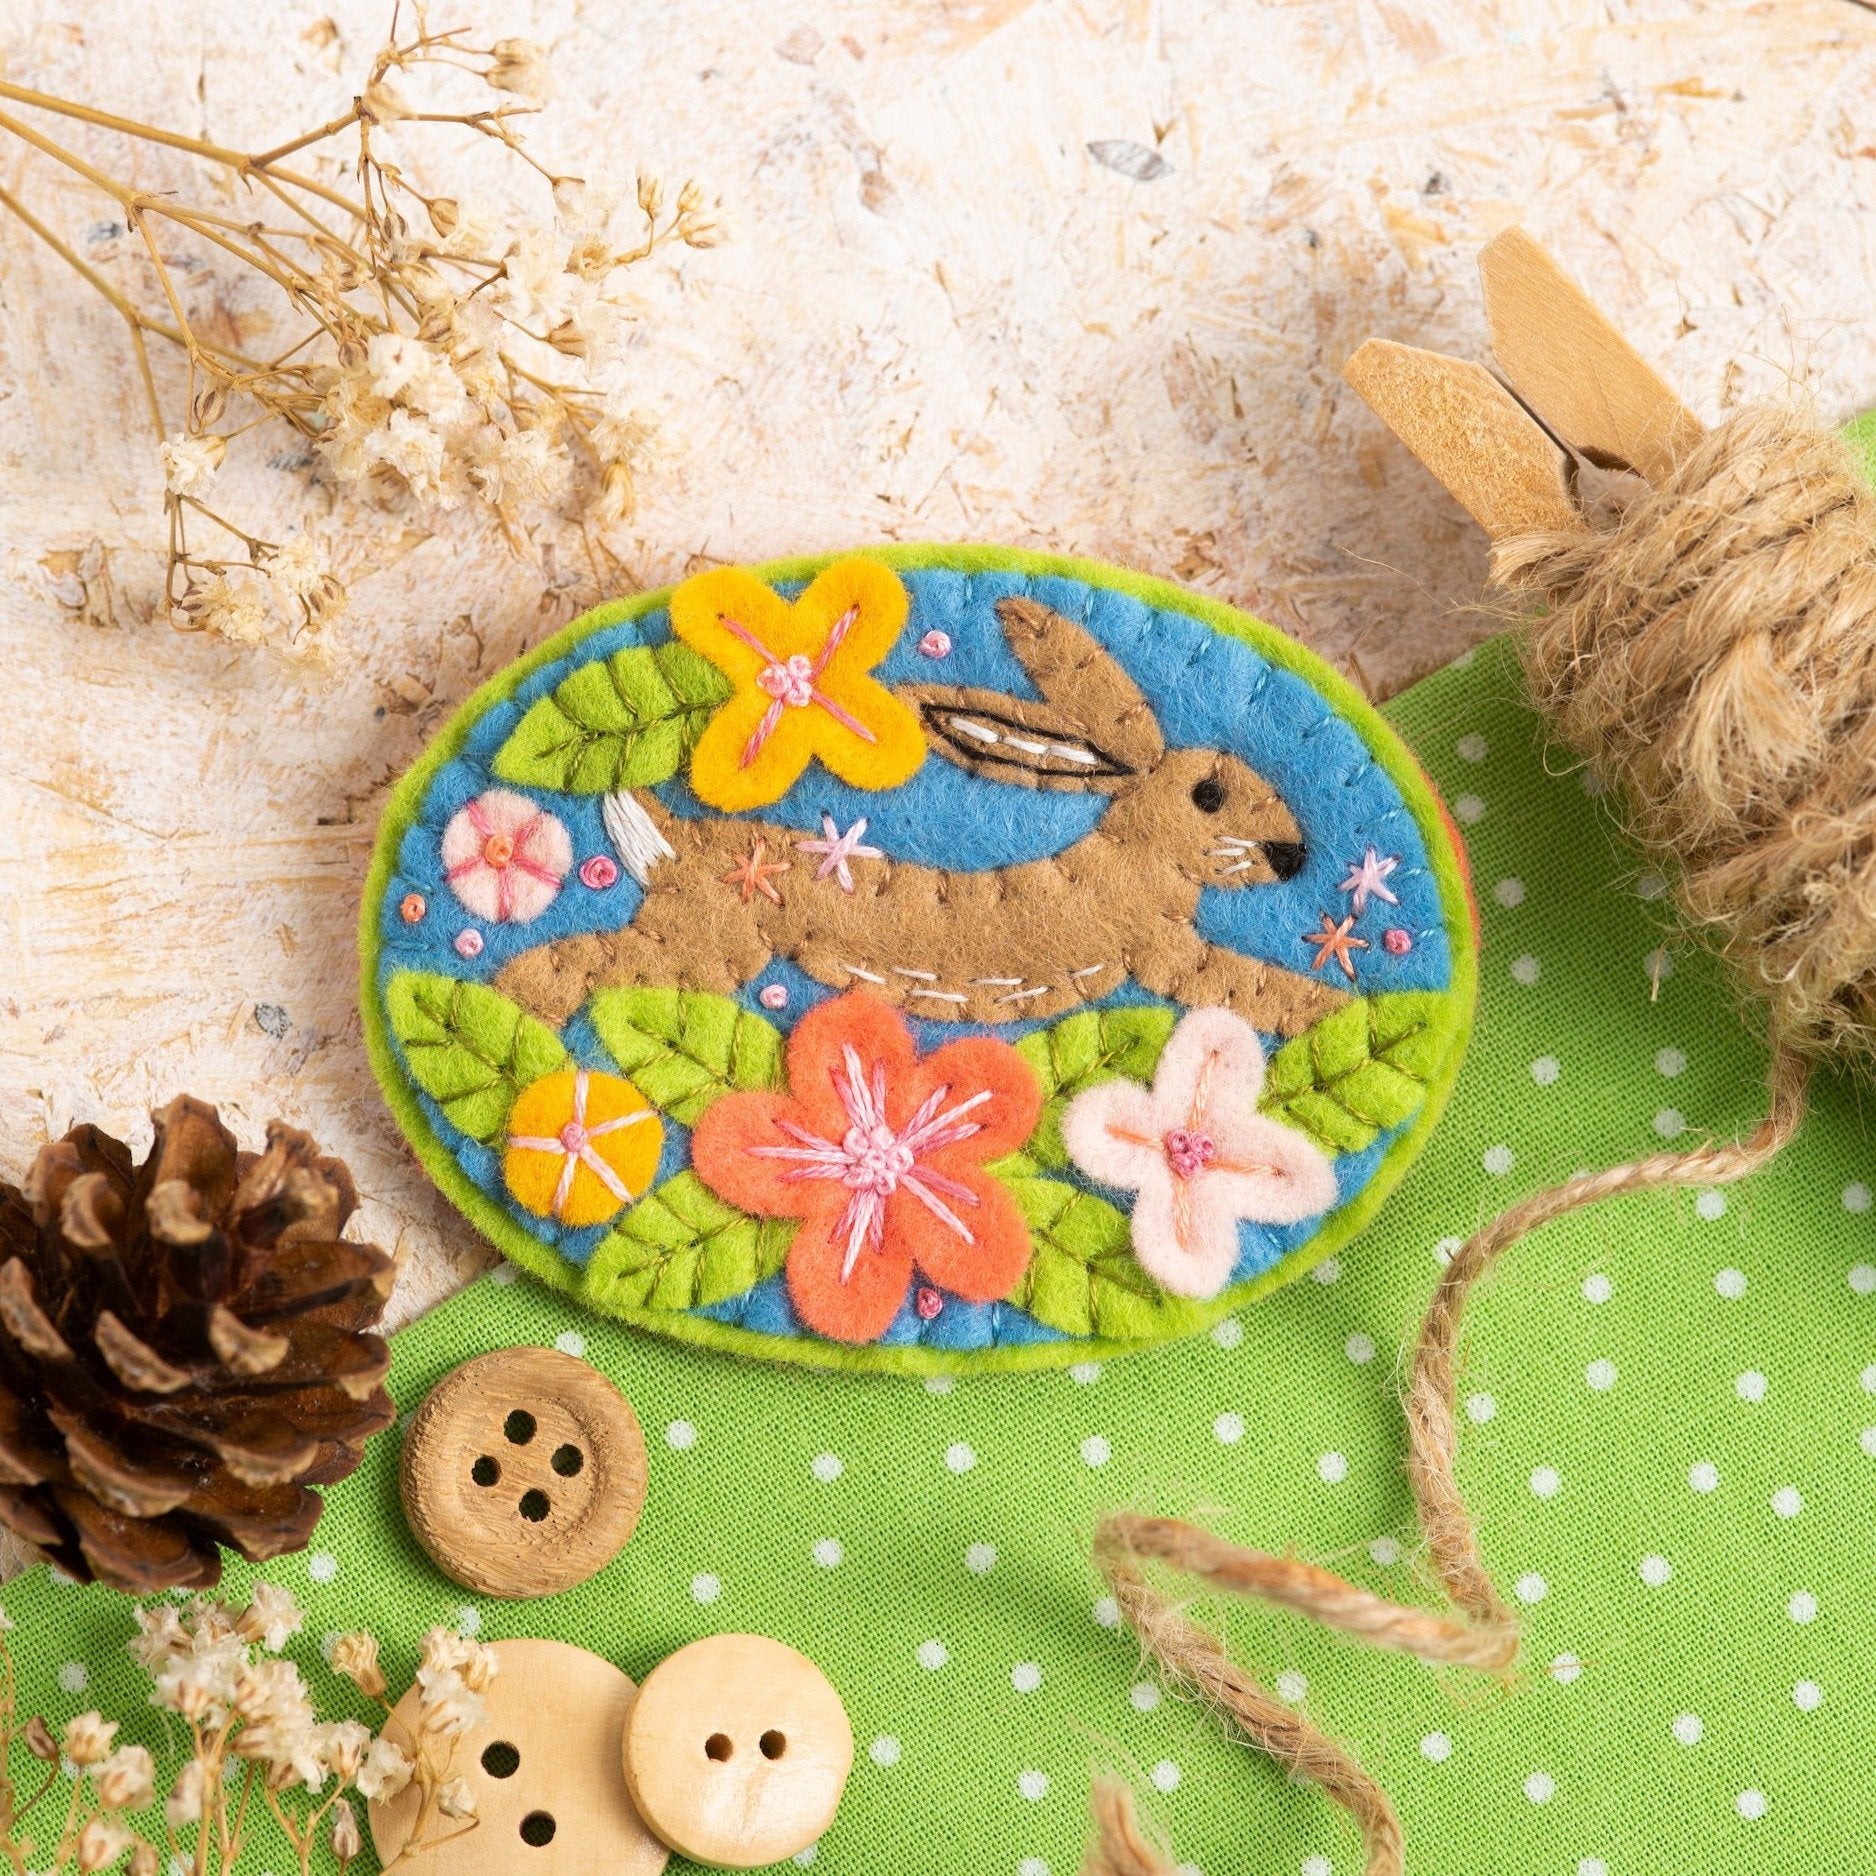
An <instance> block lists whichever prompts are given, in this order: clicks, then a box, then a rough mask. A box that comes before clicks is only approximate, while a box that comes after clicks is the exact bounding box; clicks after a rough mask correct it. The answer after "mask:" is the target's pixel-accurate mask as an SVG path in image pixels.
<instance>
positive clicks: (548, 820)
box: [443, 788, 573, 925]
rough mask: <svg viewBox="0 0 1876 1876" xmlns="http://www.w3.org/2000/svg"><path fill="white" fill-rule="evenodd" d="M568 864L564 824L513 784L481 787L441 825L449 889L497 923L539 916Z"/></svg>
mask: <svg viewBox="0 0 1876 1876" xmlns="http://www.w3.org/2000/svg"><path fill="white" fill-rule="evenodd" d="M572 865H573V842H572V840H571V839H570V838H569V837H568V834H567V830H566V828H565V826H563V825H562V823H561V822H560V821H559V820H557V819H556V818H555V817H554V816H553V815H551V814H549V813H548V812H547V810H546V809H545V808H543V807H541V806H540V805H539V803H537V802H533V801H530V800H529V799H528V798H527V796H526V795H518V794H516V793H515V792H514V791H513V790H512V789H508V788H491V789H488V790H486V791H485V792H484V793H482V794H480V795H478V796H477V797H476V798H475V799H474V800H473V801H471V802H469V803H467V804H466V805H465V806H463V807H461V808H459V809H457V811H456V812H455V813H454V814H453V815H451V816H450V820H449V825H448V826H447V827H446V828H444V830H443V874H444V877H445V878H446V879H447V880H448V881H449V889H450V891H451V892H453V893H454V894H455V895H456V897H457V898H458V899H459V900H460V901H461V902H462V903H463V904H464V905H465V906H467V907H468V909H469V910H470V911H471V912H473V913H474V914H475V916H476V917H477V918H479V919H486V920H490V921H492V922H494V923H496V924H510V923H512V924H516V925H525V924H526V923H527V922H528V921H529V920H530V919H537V918H539V917H540V916H541V914H542V913H543V912H545V911H546V910H547V908H548V907H549V906H550V905H552V904H553V902H554V900H555V899H556V898H557V897H558V896H559V894H560V882H561V881H562V880H563V879H565V878H566V876H567V873H568V871H569V870H570V869H571V867H572Z"/></svg>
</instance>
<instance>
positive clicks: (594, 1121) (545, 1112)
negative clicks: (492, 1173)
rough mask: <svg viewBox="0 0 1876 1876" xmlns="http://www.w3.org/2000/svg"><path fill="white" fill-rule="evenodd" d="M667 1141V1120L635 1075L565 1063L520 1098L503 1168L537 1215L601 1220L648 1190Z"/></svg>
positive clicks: (573, 1221)
mask: <svg viewBox="0 0 1876 1876" xmlns="http://www.w3.org/2000/svg"><path fill="white" fill-rule="evenodd" d="M663 1144H664V1127H663V1125H662V1124H661V1123H660V1121H659V1119H658V1116H657V1115H656V1114H655V1113H654V1112H653V1111H652V1107H651V1103H650V1102H649V1101H647V1100H646V1099H645V1097H644V1096H643V1095H642V1094H640V1093H639V1091H638V1090H637V1089H636V1088H635V1087H634V1086H633V1085H632V1084H631V1083H630V1082H629V1081H626V1080H624V1079H622V1078H621V1077H620V1076H618V1075H602V1074H600V1073H599V1072H598V1071H597V1070H596V1069H585V1068H563V1069H562V1070H560V1072H559V1073H558V1074H554V1075H543V1076H542V1077H541V1079H540V1080H539V1081H535V1082H530V1083H529V1084H528V1085H527V1087H525V1088H523V1089H522V1090H521V1093H520V1094H519V1096H518V1097H517V1098H516V1100H515V1105H514V1108H513V1110H512V1111H511V1112H510V1114H509V1116H508V1150H507V1152H506V1153H504V1154H503V1156H502V1176H503V1177H504V1178H505V1179H506V1180H507V1181H508V1190H509V1191H510V1192H512V1193H513V1194H514V1195H515V1197H516V1198H518V1199H519V1200H520V1201H521V1203H522V1204H523V1205H525V1206H526V1207H527V1208H528V1210H529V1211H531V1212H534V1213H535V1214H537V1215H538V1216H539V1217H542V1218H551V1219H553V1220H554V1221H555V1222H556V1223H558V1224H563V1225H576V1226H578V1225H603V1224H604V1223H605V1222H606V1220H607V1219H608V1218H610V1217H612V1216H613V1215H614V1213H616V1212H620V1211H623V1210H624V1209H625V1207H626V1206H628V1205H629V1204H631V1203H632V1201H633V1200H634V1199H636V1198H639V1197H641V1196H642V1195H643V1193H644V1191H645V1188H646V1187H647V1186H649V1185H650V1184H651V1181H652V1175H653V1174H654V1173H655V1172H656V1171H657V1170H658V1152H659V1149H660V1148H661V1147H662V1146H663Z"/></svg>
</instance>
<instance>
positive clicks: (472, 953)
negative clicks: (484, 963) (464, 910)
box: [456, 925, 482, 958]
mask: <svg viewBox="0 0 1876 1876" xmlns="http://www.w3.org/2000/svg"><path fill="white" fill-rule="evenodd" d="M456 955H457V956H458V957H459V958H479V957H480V956H481V955H482V934H481V933H480V932H479V931H477V930H476V928H475V927H474V926H473V925H467V926H465V927H464V928H463V929H462V930H461V931H459V932H458V933H457V934H456Z"/></svg>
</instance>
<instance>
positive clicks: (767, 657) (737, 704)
mask: <svg viewBox="0 0 1876 1876" xmlns="http://www.w3.org/2000/svg"><path fill="white" fill-rule="evenodd" d="M909 604H910V602H909V601H908V599H907V596H906V590H905V585H904V582H903V581H901V580H900V578H899V576H898V575H897V574H896V573H895V572H893V570H892V569H891V568H890V567H888V566H885V565H883V564H882V563H881V562H879V561H877V560H866V559H862V558H857V557H856V558H854V559H851V560H837V561H835V562H834V564H833V565H832V566H831V567H827V568H825V569H823V571H822V572H821V573H820V574H819V575H818V576H817V577H816V579H815V581H814V584H813V585H812V586H810V587H809V588H808V590H807V591H806V592H805V593H803V594H802V595H801V597H800V598H799V599H797V600H796V601H794V603H793V604H792V605H791V604H790V603H789V602H788V601H787V600H785V599H783V598H782V597H781V595H780V594H779V593H776V592H774V591H773V590H772V589H771V588H769V587H767V586H764V585H763V583H762V582H761V581H760V580H758V579H757V578H756V577H755V575H754V574H752V573H749V572H746V571H745V570H744V569H742V568H740V567H720V568H716V569H714V570H713V571H711V572H709V573H700V574H698V575H697V576H696V577H695V578H694V579H689V580H686V581H685V582H684V583H683V585H682V586H680V587H679V588H678V589H677V590H676V592H674V593H673V594H672V595H671V630H672V631H673V632H675V633H676V634H677V636H678V637H679V638H680V639H682V640H683V641H684V643H685V644H687V645H689V646H690V647H691V649H692V650H693V651H696V652H699V653H701V654H702V655H703V656H704V657H706V658H708V659H709V660H710V662H711V663H712V664H714V665H715V666H716V667H717V668H718V669H719V670H720V671H722V672H723V674H724V675H725V676H726V677H727V678H728V679H729V680H730V682H731V683H732V684H733V685H735V687H736V694H735V695H734V696H733V697H732V698H731V699H730V700H729V702H728V703H726V704H724V705H723V706H722V708H721V709H719V710H718V711H717V713H716V714H715V716H713V717H712V718H711V719H710V721H709V723H708V724H707V725H706V726H705V728H704V732H703V734H702V736H700V737H699V738H698V739H697V747H696V749H695V750H694V751H693V752H692V754H691V764H690V780H691V787H692V788H693V789H695V790H696V792H697V798H698V799H699V800H700V801H703V802H705V803H706V804H707V805H708V806H710V807H713V808H720V809H722V810H724V811H725V812H726V813H734V812H735V811H737V810H738V809H742V808H759V807H764V806H766V805H767V804H768V803H769V802H771V801H777V800H779V799H780V798H781V797H782V796H783V795H784V794H785V793H787V791H788V789H789V788H790V787H792V786H793V784H794V782H795V781H796V779H797V778H798V777H799V776H800V774H801V772H802V771H803V770H804V769H805V768H806V767H807V766H808V763H809V762H810V761H811V760H812V759H814V758H815V757H817V756H818V757H819V758H820V760H821V761H822V762H823V763H824V764H825V765H826V767H827V768H828V769H829V770H831V771H832V772H833V773H834V774H835V775H837V776H839V778H840V779H841V780H842V781H843V782H848V783H851V784H852V785H853V786H854V787H855V788H897V787H898V786H899V785H900V783H902V782H907V781H910V780H911V778H912V777H913V775H915V774H916V773H917V772H918V767H919V765H920V763H922V762H923V761H924V760H925V732H924V731H923V729H922V728H921V727H920V726H919V720H918V713H917V712H916V711H915V710H913V709H912V708H911V706H910V705H909V704H906V703H904V702H902V701H901V700H900V699H899V698H897V697H895V696H894V695H893V693H892V692H891V691H890V690H888V689H887V688H886V687H885V685H883V684H881V683H880V682H879V681H878V679H876V678H875V677H873V676H872V675H871V673H872V670H873V667H874V666H875V665H877V664H878V663H879V662H880V660H881V659H882V658H884V657H885V656H886V654H887V653H888V652H889V651H890V650H891V649H892V647H893V644H894V642H895V641H896V640H897V638H898V636H899V633H900V631H901V630H902V628H903V627H904V625H905V620H906V613H907V610H908V608H909Z"/></svg>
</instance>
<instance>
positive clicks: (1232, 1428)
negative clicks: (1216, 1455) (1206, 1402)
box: [1212, 1413, 1244, 1446]
mask: <svg viewBox="0 0 1876 1876" xmlns="http://www.w3.org/2000/svg"><path fill="white" fill-rule="evenodd" d="M1212 1437H1213V1438H1214V1439H1215V1440H1217V1441H1218V1442H1219V1443H1220V1444H1221V1445H1224V1446H1235V1445H1237V1443H1238V1441H1239V1440H1241V1439H1243V1437H1244V1416H1243V1415H1242V1414H1235V1413H1222V1414H1220V1415H1219V1416H1218V1418H1217V1419H1216V1420H1214V1421H1213V1422H1212Z"/></svg>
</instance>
